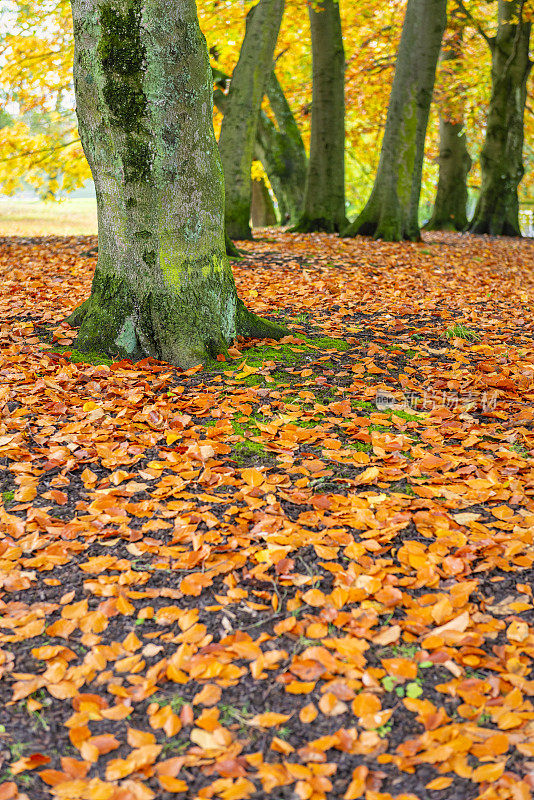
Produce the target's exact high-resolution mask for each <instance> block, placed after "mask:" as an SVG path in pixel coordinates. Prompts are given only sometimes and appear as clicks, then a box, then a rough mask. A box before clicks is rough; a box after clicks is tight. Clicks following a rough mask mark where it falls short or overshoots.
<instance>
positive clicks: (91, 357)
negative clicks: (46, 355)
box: [50, 346, 113, 367]
mask: <svg viewBox="0 0 534 800" xmlns="http://www.w3.org/2000/svg"><path fill="white" fill-rule="evenodd" d="M50 353H51V354H54V353H56V354H58V355H63V356H65V358H68V359H69V361H72V363H73V364H95V365H98V364H106V365H107V366H108V367H109V366H110V365H111V364H113V361H112V360H111V358H108V357H107V356H105V355H104V354H103V353H95V352H88V353H82V352H81V351H80V350H72V349H71V348H70V347H68V346H65V347H57V346H56V347H55V348H54V350H51V351H50Z"/></svg>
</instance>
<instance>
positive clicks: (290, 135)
mask: <svg viewBox="0 0 534 800" xmlns="http://www.w3.org/2000/svg"><path fill="white" fill-rule="evenodd" d="M213 76H214V78H215V81H216V83H217V88H216V89H215V91H214V93H213V102H214V103H215V105H216V106H217V108H218V109H219V111H220V112H221V114H223V115H224V114H225V113H226V109H227V107H228V95H226V94H225V92H224V88H225V85H226V82H227V81H228V82H229V81H230V79H229V77H228V76H227V75H225V74H224V73H223V72H221V71H220V70H218V69H213ZM266 95H267V98H268V100H269V104H270V106H271V110H272V111H273V114H274V116H275V119H276V125H275V123H274V122H273V121H272V120H271V119H270V117H269V116H268V115H267V114H266V113H265V112H264V111H263V109H262V110H260V117H259V121H258V129H257V131H256V142H255V145H254V157H255V158H257V159H258V160H259V161H261V163H262V165H263V168H264V170H265V172H266V174H267V177H268V178H269V182H270V184H271V187H272V190H273V192H274V195H275V197H276V200H277V203H278V210H279V212H280V218H281V222H282V223H283V224H284V223H288V224H291V225H293V224H296V222H297V221H298V219H299V218H300V214H301V212H302V203H303V200H304V186H305V183H306V174H307V169H308V158H307V156H306V148H305V147H304V142H303V141H302V136H301V134H300V130H299V127H298V124H297V121H296V119H295V117H294V115H293V112H292V111H291V107H290V105H289V103H288V102H287V99H286V96H285V94H284V90H283V89H282V87H281V86H280V83H279V81H278V78H277V77H276V75H275V73H274V71H273V72H272V73H271V76H270V78H269V80H268V81H267V86H266Z"/></svg>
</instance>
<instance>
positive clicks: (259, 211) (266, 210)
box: [251, 179, 277, 228]
mask: <svg viewBox="0 0 534 800" xmlns="http://www.w3.org/2000/svg"><path fill="white" fill-rule="evenodd" d="M251 218H252V227H253V228H267V227H269V226H270V225H276V223H277V219H276V212H275V210H274V205H273V201H272V197H271V195H270V192H269V189H268V188H267V184H266V183H265V181H264V180H263V179H259V180H256V179H254V180H253V181H252V207H251Z"/></svg>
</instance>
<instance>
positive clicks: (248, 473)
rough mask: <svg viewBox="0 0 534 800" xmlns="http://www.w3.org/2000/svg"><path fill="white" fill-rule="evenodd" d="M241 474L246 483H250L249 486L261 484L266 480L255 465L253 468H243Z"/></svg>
mask: <svg viewBox="0 0 534 800" xmlns="http://www.w3.org/2000/svg"><path fill="white" fill-rule="evenodd" d="M241 476H242V478H243V480H244V481H245V483H248V485H249V486H261V485H262V483H263V482H264V480H265V478H264V476H263V475H262V474H261V472H260V471H259V469H256V468H255V467H252V468H251V469H242V470H241Z"/></svg>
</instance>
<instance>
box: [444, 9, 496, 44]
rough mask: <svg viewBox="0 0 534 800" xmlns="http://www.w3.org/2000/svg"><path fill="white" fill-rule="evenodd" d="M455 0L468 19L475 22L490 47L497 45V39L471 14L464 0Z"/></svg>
mask: <svg viewBox="0 0 534 800" xmlns="http://www.w3.org/2000/svg"><path fill="white" fill-rule="evenodd" d="M454 1H455V3H456V5H457V6H458V8H459V9H460V11H461V12H462V14H465V16H466V17H467V19H469V20H471V22H472V23H473V26H474V27H475V29H476V30H477V31H478V33H479V34H480V35H481V36H482V38H483V39H484V41H485V42H486V44H487V45H488V47H489V49H490V50H493V47H494V45H495V40H494V39H492V38H491V36H488V34H487V33H486V31H485V30H484V28H483V27H482V25H481V24H480V22H479V21H478V20H477V19H475V17H474V16H473V15H472V14H471V12H470V11H469V9H468V8H466V6H465V4H464V2H463V0H454Z"/></svg>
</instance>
